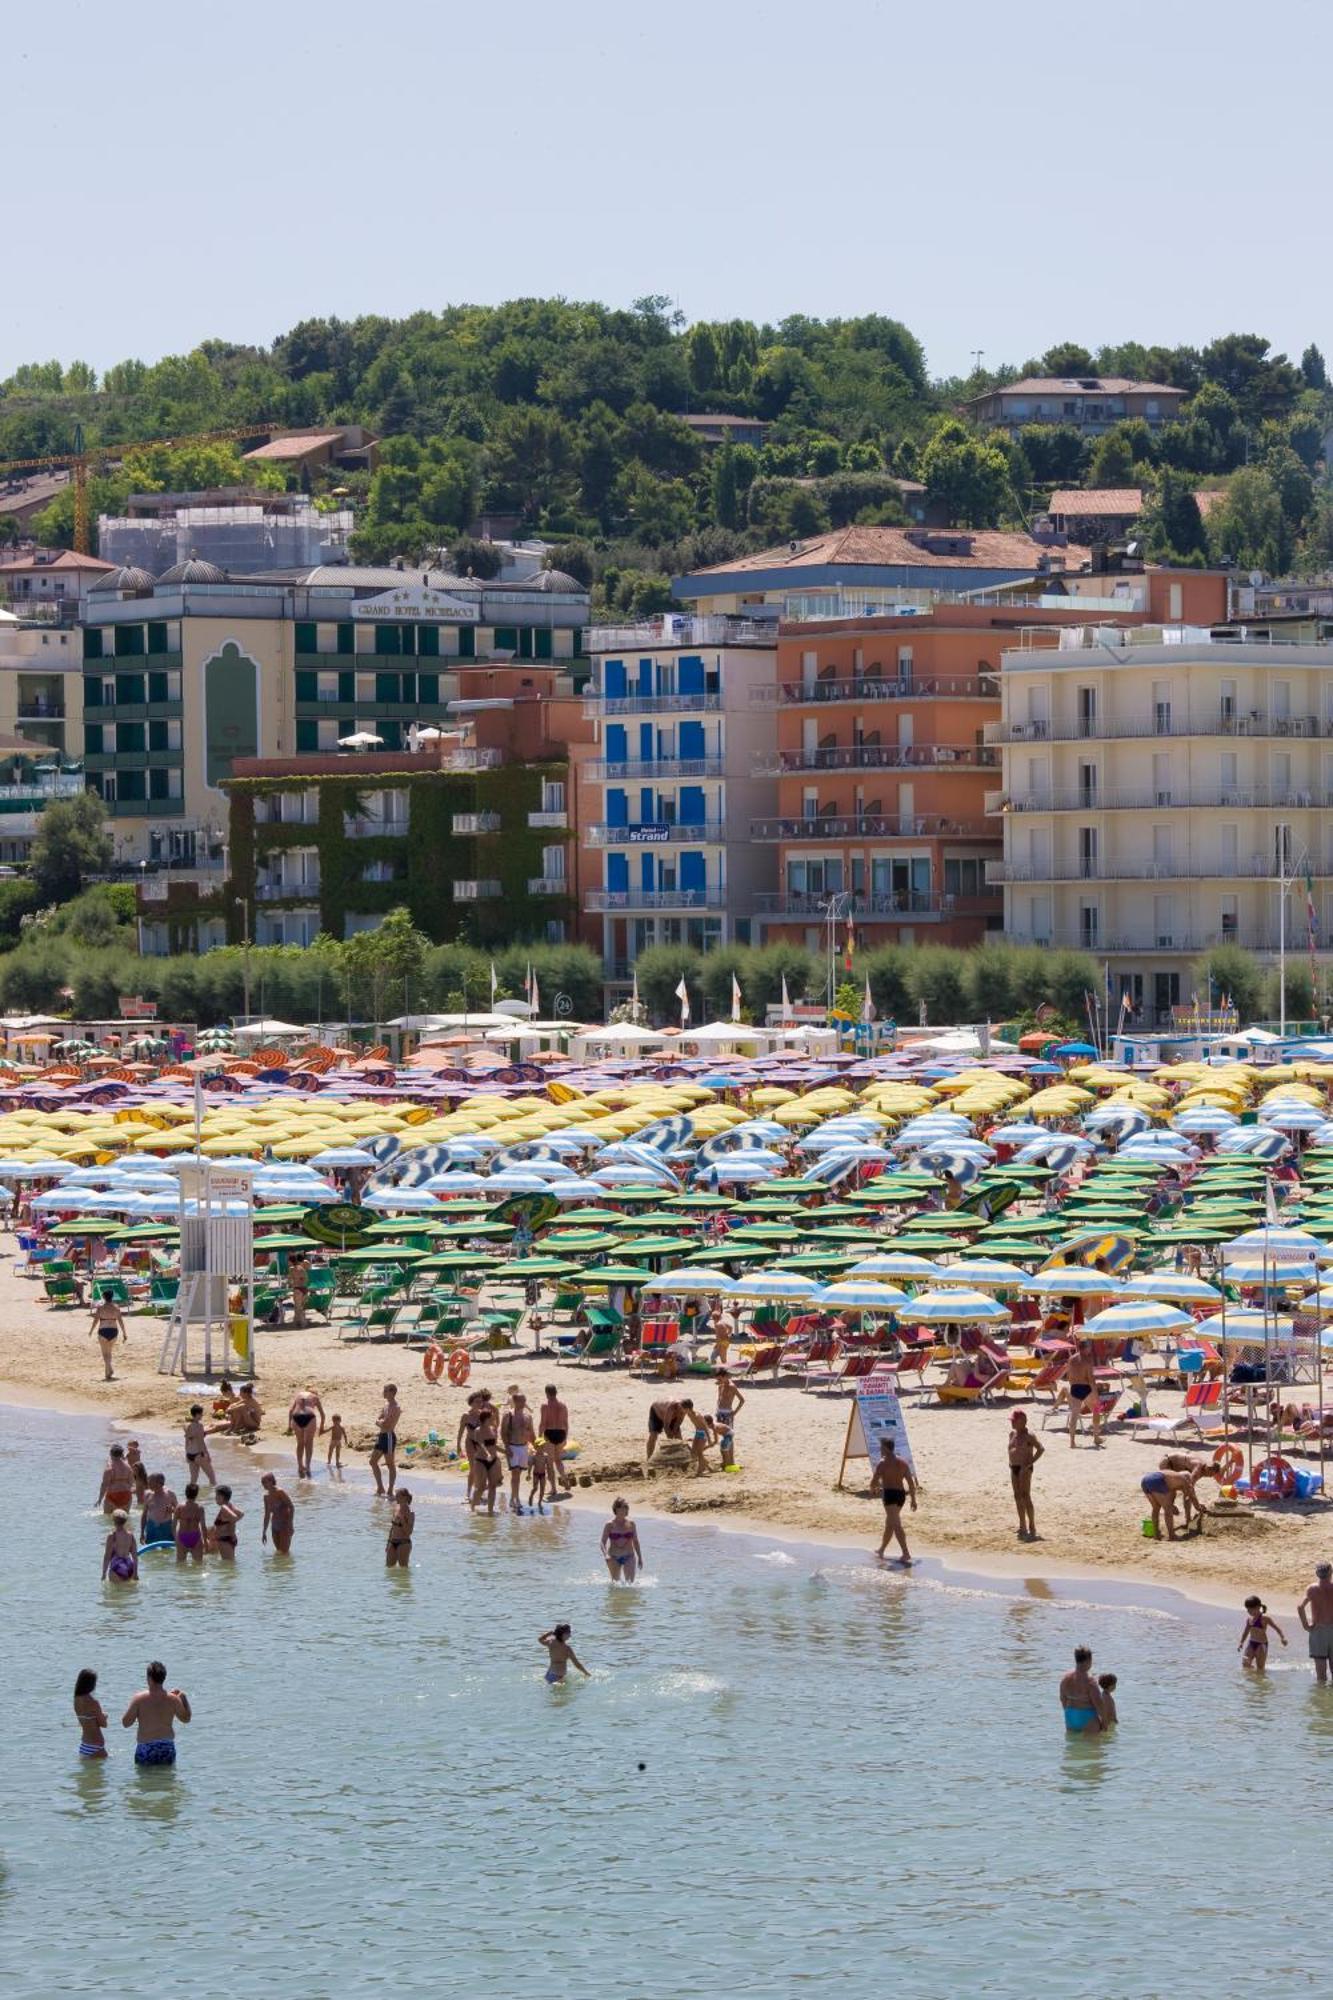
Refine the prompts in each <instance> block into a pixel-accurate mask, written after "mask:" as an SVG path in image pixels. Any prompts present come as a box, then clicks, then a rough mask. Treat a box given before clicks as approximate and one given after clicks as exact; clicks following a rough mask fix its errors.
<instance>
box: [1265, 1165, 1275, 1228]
mask: <svg viewBox="0 0 1333 2000" xmlns="http://www.w3.org/2000/svg"><path fill="white" fill-rule="evenodd" d="M1264 1221H1265V1222H1266V1223H1267V1224H1268V1227H1269V1228H1270V1229H1275V1228H1276V1227H1277V1195H1276V1194H1275V1192H1274V1190H1273V1176H1272V1175H1271V1174H1265V1175H1264Z"/></svg>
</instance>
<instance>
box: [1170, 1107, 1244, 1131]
mask: <svg viewBox="0 0 1333 2000" xmlns="http://www.w3.org/2000/svg"><path fill="white" fill-rule="evenodd" d="M1239 1125H1240V1120H1239V1118H1238V1117H1237V1116H1236V1114H1235V1112H1234V1111H1224V1110H1223V1109H1222V1107H1221V1105H1220V1104H1196V1105H1192V1106H1187V1107H1186V1109H1185V1110H1184V1111H1177V1113H1176V1115H1175V1117H1174V1118H1173V1119H1172V1120H1171V1130H1172V1131H1173V1132H1183V1133H1184V1135H1185V1137H1186V1138H1187V1139H1203V1138H1210V1137H1215V1136H1216V1135H1217V1134H1218V1133H1220V1132H1233V1131H1235V1130H1236V1129H1237V1128H1238V1127H1239Z"/></svg>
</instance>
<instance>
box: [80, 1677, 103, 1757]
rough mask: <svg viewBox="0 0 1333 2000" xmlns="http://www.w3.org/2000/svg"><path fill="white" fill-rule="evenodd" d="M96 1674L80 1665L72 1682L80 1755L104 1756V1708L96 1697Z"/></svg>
mask: <svg viewBox="0 0 1333 2000" xmlns="http://www.w3.org/2000/svg"><path fill="white" fill-rule="evenodd" d="M96 1688H97V1675H96V1674H95V1673H94V1672H93V1670H92V1668H91V1667H81V1668H80V1669H79V1672H78V1675H77V1676H76V1678H75V1682H74V1716H75V1720H76V1721H77V1722H78V1725H79V1732H80V1735H79V1755H80V1757H97V1758H102V1757H105V1756H106V1737H105V1735H104V1734H103V1731H104V1730H105V1728H106V1710H105V1709H104V1708H103V1706H102V1704H101V1702H100V1701H99V1700H98V1699H97V1694H96Z"/></svg>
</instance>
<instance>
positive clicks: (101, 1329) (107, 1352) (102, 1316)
mask: <svg viewBox="0 0 1333 2000" xmlns="http://www.w3.org/2000/svg"><path fill="white" fill-rule="evenodd" d="M88 1331H89V1333H95V1334H96V1335H97V1339H98V1344H99V1346H100V1347H101V1350H102V1367H103V1369H104V1370H105V1376H106V1380H107V1381H108V1382H114V1381H115V1379H116V1371H115V1369H114V1368H113V1367H112V1366H111V1364H112V1362H113V1361H114V1360H115V1358H116V1342H117V1341H118V1340H126V1339H128V1337H129V1336H128V1335H127V1334H126V1332H125V1315H124V1314H123V1313H122V1311H121V1310H120V1307H119V1306H118V1305H117V1304H116V1302H115V1300H114V1299H99V1300H98V1301H97V1304H96V1305H95V1306H94V1307H93V1318H92V1325H91V1326H90V1327H89V1328H88Z"/></svg>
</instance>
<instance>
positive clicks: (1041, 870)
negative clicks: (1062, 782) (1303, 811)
mask: <svg viewBox="0 0 1333 2000" xmlns="http://www.w3.org/2000/svg"><path fill="white" fill-rule="evenodd" d="M1328 879H1329V878H1328V876H1327V875H1325V874H1324V872H1323V871H1322V870H1317V871H1316V874H1315V880H1316V881H1327V880H1328ZM986 880H987V881H988V882H993V883H1004V882H1010V883H1012V882H1230V881H1246V882H1262V881H1269V882H1274V883H1275V877H1274V873H1273V863H1272V862H1271V861H1270V860H1267V859H1266V858H1265V857H1264V856H1263V855H1256V854H1252V855H1250V856H1248V858H1247V859H1246V860H1244V861H1239V860H1237V861H1221V860H1219V861H1215V862H1213V861H1191V860H1188V859H1185V860H1180V861H1116V860H1113V859H1110V858H1109V857H1108V859H1106V860H1105V861H1072V862H1071V861H988V862H987V863H986Z"/></svg>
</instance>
